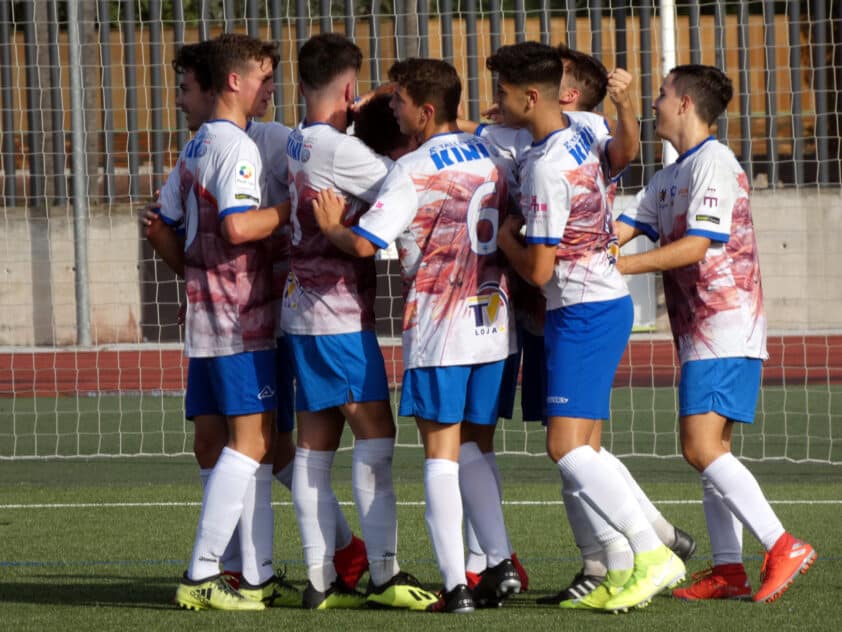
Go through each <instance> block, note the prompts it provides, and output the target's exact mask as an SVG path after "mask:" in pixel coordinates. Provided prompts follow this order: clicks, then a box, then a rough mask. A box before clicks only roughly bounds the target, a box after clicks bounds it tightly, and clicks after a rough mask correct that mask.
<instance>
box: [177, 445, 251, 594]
mask: <svg viewBox="0 0 842 632" xmlns="http://www.w3.org/2000/svg"><path fill="white" fill-rule="evenodd" d="M259 466H260V464H259V463H258V462H257V461H255V460H254V459H250V458H249V457H247V456H246V455H245V454H241V453H239V452H236V451H235V450H232V449H231V448H228V447H226V448H223V450H222V454H221V455H220V456H219V460H218V461H217V462H216V466H215V467H214V468H213V472H211V475H210V478H209V479H208V484H207V487H206V488H205V495H204V498H203V499H202V512H201V515H200V516H199V527H198V529H197V530H196V541H195V543H194V545H193V555H192V559H191V560H190V566H189V567H188V569H187V577H189V578H190V579H192V580H202V579H206V578H208V577H212V576H214V575H216V574H218V573H219V561H220V559H221V557H222V554H223V553H224V552H225V547H226V546H227V545H228V542H229V541H230V540H231V536H232V534H233V533H234V529H235V528H236V526H237V523H238V522H239V520H240V516H241V515H242V513H243V498H244V497H245V495H246V490H247V489H248V486H249V484H250V482H251V480H252V479H253V478H254V475H255V472H257V468H258V467H259Z"/></svg>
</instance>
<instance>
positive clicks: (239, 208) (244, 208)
mask: <svg viewBox="0 0 842 632" xmlns="http://www.w3.org/2000/svg"><path fill="white" fill-rule="evenodd" d="M253 208H257V207H256V206H254V205H251V206H230V207H228V208H227V209H225V210H224V211H222V212H221V213H220V214H219V219H222V218H223V217H226V216H228V215H233V214H234V213H245V212H246V211H250V210H252V209H253Z"/></svg>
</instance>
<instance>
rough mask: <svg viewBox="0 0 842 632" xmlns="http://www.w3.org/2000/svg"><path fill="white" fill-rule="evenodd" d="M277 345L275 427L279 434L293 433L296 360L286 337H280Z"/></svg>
mask: <svg viewBox="0 0 842 632" xmlns="http://www.w3.org/2000/svg"><path fill="white" fill-rule="evenodd" d="M275 342H276V344H277V349H276V352H277V355H276V356H275V362H276V363H277V373H278V414H277V417H276V419H275V427H276V428H277V429H278V432H292V431H293V430H294V429H295V370H294V368H293V367H294V366H295V360H294V359H293V357H292V350H291V349H290V348H289V344H288V343H287V340H286V336H280V337H279V338H277V340H276V341H275Z"/></svg>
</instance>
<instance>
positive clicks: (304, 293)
mask: <svg viewBox="0 0 842 632" xmlns="http://www.w3.org/2000/svg"><path fill="white" fill-rule="evenodd" d="M287 157H288V160H289V181H290V186H289V192H290V204H291V207H292V211H291V217H290V227H291V231H292V232H291V259H290V274H289V276H288V278H287V283H286V289H285V291H284V299H283V309H282V312H281V326H282V328H283V330H284V331H285V332H286V333H291V334H301V335H318V334H345V333H354V332H358V331H365V330H372V329H374V297H375V292H376V289H377V288H376V277H375V271H374V259H373V258H366V259H360V258H358V257H352V256H350V255H347V254H345V253H344V252H342V251H341V250H339V249H338V248H336V247H335V246H333V245H332V244H331V243H330V242H329V241H328V239H327V238H326V237H325V236H324V235H323V234H322V232H321V230H319V226H318V224H317V223H316V219H315V216H314V215H313V200H314V199H315V197H316V195H317V194H318V192H319V191H320V190H322V189H327V188H330V189H335V190H338V191H339V192H340V193H341V194H342V195H343V196H345V198H346V200H347V204H346V206H345V214H344V216H343V222H344V223H345V225H347V226H350V225H352V224H355V223H356V222H357V219H358V218H359V216H360V215H361V214H362V212H363V211H364V210H365V209H366V208H368V205H369V204H370V203H371V202H372V201H374V198H375V196H376V195H377V191H378V190H379V188H380V185H381V183H382V182H383V179H384V178H385V177H386V173H387V171H388V169H389V166H390V165H391V161H390V160H389V159H388V158H384V157H382V156H379V155H377V154H375V153H374V152H373V151H372V150H371V149H369V148H368V147H367V146H366V145H365V144H364V143H363V142H362V141H361V140H359V139H358V138H356V137H354V136H348V135H347V134H344V133H342V132H340V131H338V130H336V129H335V128H333V127H332V126H330V125H328V124H326V123H315V124H312V125H307V124H305V123H302V124H301V125H299V126H298V127H296V128H295V129H294V130H293V131H292V133H291V134H290V136H289V141H288V142H287Z"/></svg>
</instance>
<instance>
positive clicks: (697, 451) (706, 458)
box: [681, 443, 713, 472]
mask: <svg viewBox="0 0 842 632" xmlns="http://www.w3.org/2000/svg"><path fill="white" fill-rule="evenodd" d="M681 454H682V455H683V456H684V460H685V461H687V463H689V464H690V466H691V467H692V468H693V469H695V470H696V471H698V472H702V471H704V469H705V468H706V467H707V466H708V465H710V463H711V462H712V461H713V458H711V455H709V454H707V451H706V450H704V449H703V448H702V447H701V446H698V445H693V444H690V443H683V444H682V445H681Z"/></svg>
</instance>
